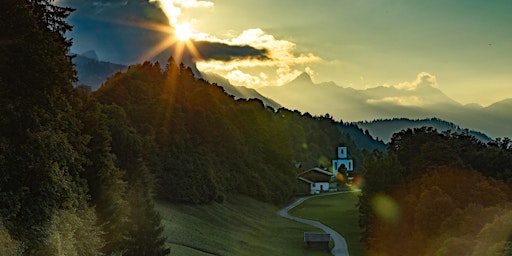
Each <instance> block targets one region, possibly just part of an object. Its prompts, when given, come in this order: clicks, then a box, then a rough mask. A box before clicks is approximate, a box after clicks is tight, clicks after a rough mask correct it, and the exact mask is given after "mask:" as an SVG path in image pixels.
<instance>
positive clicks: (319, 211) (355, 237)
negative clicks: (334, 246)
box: [290, 193, 366, 256]
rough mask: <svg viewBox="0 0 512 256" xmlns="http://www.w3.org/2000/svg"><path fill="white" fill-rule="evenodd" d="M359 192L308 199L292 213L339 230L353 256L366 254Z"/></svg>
mask: <svg viewBox="0 0 512 256" xmlns="http://www.w3.org/2000/svg"><path fill="white" fill-rule="evenodd" d="M357 202H358V193H344V194H336V195H329V196H321V197H315V198H311V199H308V200H306V201H305V202H304V203H302V204H301V205H299V206H297V207H295V208H294V209H292V210H291V211H290V213H291V214H293V215H295V216H297V217H301V218H305V219H312V220H318V221H320V222H322V223H324V224H325V225H327V226H329V227H331V228H333V229H334V230H336V231H338V233H340V234H341V235H342V236H343V237H344V238H345V240H346V241H347V246H348V250H349V253H350V255H351V256H361V255H366V248H365V246H364V244H363V243H362V242H361V241H360V239H361V229H360V228H359V225H358V221H359V212H358V209H357V206H356V204H357Z"/></svg>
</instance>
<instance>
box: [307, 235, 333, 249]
mask: <svg viewBox="0 0 512 256" xmlns="http://www.w3.org/2000/svg"><path fill="white" fill-rule="evenodd" d="M304 242H306V244H307V245H308V248H310V249H314V250H326V251H329V249H330V248H329V243H330V242H331V235H330V234H327V233H322V232H304Z"/></svg>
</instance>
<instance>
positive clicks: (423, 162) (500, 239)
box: [359, 127, 512, 255]
mask: <svg viewBox="0 0 512 256" xmlns="http://www.w3.org/2000/svg"><path fill="white" fill-rule="evenodd" d="M363 165H364V174H363V176H364V186H363V192H362V195H361V196H360V200H359V212H360V223H359V224H360V226H361V228H362V230H364V233H363V241H365V242H366V244H367V246H368V249H369V254H370V255H512V242H511V239H512V236H511V235H512V203H511V199H512V198H511V195H512V194H511V192H512V191H511V188H510V186H511V185H512V142H511V140H510V139H508V138H504V139H501V138H498V139H495V140H493V141H491V142H488V143H483V142H481V141H480V140H478V139H476V138H475V137H473V136H470V135H468V134H459V133H453V132H451V131H446V132H438V131H437V130H435V129H433V128H426V127H424V128H415V129H407V130H403V131H401V132H399V133H395V134H394V135H393V137H392V139H391V143H390V144H389V145H388V151H387V152H385V153H383V152H380V151H374V152H373V153H371V154H370V155H368V156H367V157H366V158H365V160H364V163H363Z"/></svg>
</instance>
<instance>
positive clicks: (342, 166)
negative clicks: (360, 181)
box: [332, 147, 354, 181]
mask: <svg viewBox="0 0 512 256" xmlns="http://www.w3.org/2000/svg"><path fill="white" fill-rule="evenodd" d="M345 171H346V172H347V175H348V180H349V181H350V180H352V178H353V175H352V173H353V172H354V161H353V160H352V159H350V158H348V152H347V147H338V159H334V160H332V175H333V177H336V175H337V174H338V172H342V173H345Z"/></svg>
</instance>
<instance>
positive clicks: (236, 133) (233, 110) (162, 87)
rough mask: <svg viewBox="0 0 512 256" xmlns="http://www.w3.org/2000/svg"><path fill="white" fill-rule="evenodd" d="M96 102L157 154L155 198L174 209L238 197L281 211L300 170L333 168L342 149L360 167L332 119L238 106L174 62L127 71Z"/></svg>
mask: <svg viewBox="0 0 512 256" xmlns="http://www.w3.org/2000/svg"><path fill="white" fill-rule="evenodd" d="M94 95H95V96H96V97H97V98H98V100H99V101H100V103H102V104H104V105H106V106H110V107H111V108H113V109H117V110H116V111H121V112H124V113H125V114H124V115H126V120H127V122H128V123H129V124H130V126H132V127H133V128H134V129H135V132H136V133H137V134H138V136H140V137H142V138H145V139H149V140H150V141H149V143H151V144H153V145H154V147H156V149H155V150H153V151H151V152H148V153H146V154H147V157H146V158H148V159H154V160H152V161H153V162H154V163H153V164H150V166H152V168H153V170H152V172H153V173H154V174H155V175H156V176H157V180H158V184H157V193H158V196H159V197H160V198H164V199H166V200H170V201H173V202H184V203H194V204H204V203H209V202H212V201H218V202H222V201H223V200H224V199H225V198H226V197H229V196H230V195H232V194H236V193H241V194H244V195H248V196H251V197H253V198H256V199H258V200H261V201H265V202H272V203H274V204H281V203H283V202H285V201H287V200H288V199H289V198H290V196H291V195H293V194H294V192H295V189H296V179H295V175H296V169H295V167H294V164H295V163H297V162H317V163H319V164H323V165H324V167H329V165H330V161H325V159H333V158H334V157H335V154H336V148H337V147H338V146H339V145H346V146H347V147H348V148H349V152H351V156H352V158H353V159H354V161H355V162H356V163H362V158H363V153H362V152H361V150H360V148H359V147H358V146H357V145H356V144H355V143H354V142H353V141H352V140H351V139H350V137H349V136H344V134H343V133H342V132H341V131H340V130H339V128H338V125H340V123H337V122H335V121H334V120H332V119H331V118H330V117H329V116H311V115H309V114H301V113H300V112H298V111H290V110H287V109H278V110H277V111H275V110H274V109H271V108H268V107H265V106H264V104H263V103H262V101H260V100H255V99H253V100H245V99H239V100H235V99H234V98H233V97H232V96H229V95H227V94H226V93H225V92H224V90H223V89H222V88H221V87H219V86H217V85H212V84H210V83H208V82H206V81H205V80H202V79H196V78H195V76H194V74H193V72H192V70H191V69H189V68H185V67H184V65H177V64H176V63H174V61H173V60H172V59H171V60H170V62H169V63H168V64H167V65H166V69H165V70H163V71H162V68H161V67H160V66H159V65H158V64H156V63H155V64H152V63H149V62H145V63H143V64H139V65H134V66H130V67H129V68H128V70H127V72H125V73H118V74H116V75H115V76H113V77H111V78H109V79H108V80H107V81H106V82H105V84H104V85H103V86H102V87H101V88H99V89H98V90H97V91H96V92H95V93H94ZM119 108H120V109H119ZM112 114H114V113H112ZM116 115H117V116H118V115H119V114H116ZM111 118H115V116H112V117H111ZM121 150H122V148H121V149H120V151H121ZM234 156H236V157H234ZM356 168H357V166H356ZM269 177H271V178H269Z"/></svg>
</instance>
